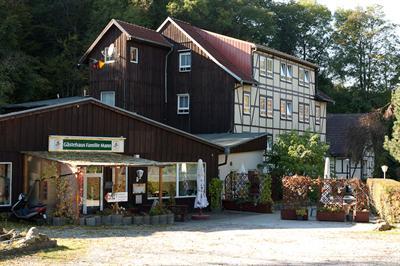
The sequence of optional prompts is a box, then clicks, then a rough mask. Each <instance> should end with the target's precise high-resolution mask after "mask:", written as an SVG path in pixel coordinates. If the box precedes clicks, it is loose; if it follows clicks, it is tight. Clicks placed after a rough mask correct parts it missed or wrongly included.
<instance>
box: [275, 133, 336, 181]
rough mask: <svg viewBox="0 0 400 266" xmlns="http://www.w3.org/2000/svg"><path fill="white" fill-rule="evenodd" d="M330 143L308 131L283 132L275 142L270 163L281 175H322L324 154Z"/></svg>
mask: <svg viewBox="0 0 400 266" xmlns="http://www.w3.org/2000/svg"><path fill="white" fill-rule="evenodd" d="M328 149H329V145H327V144H325V143H322V142H321V140H320V136H319V135H318V134H315V133H310V132H306V133H304V134H303V135H300V134H299V133H297V132H295V131H292V132H290V133H286V134H282V135H280V136H279V137H278V139H277V141H276V142H275V143H274V146H273V151H272V153H271V154H270V159H269V163H272V164H273V165H274V166H275V171H276V172H279V175H280V176H282V175H293V174H298V175H308V176H311V177H317V176H322V174H323V171H324V156H325V154H326V153H327V151H328Z"/></svg>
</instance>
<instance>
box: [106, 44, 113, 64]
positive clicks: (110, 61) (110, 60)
mask: <svg viewBox="0 0 400 266" xmlns="http://www.w3.org/2000/svg"><path fill="white" fill-rule="evenodd" d="M108 49H109V47H106V48H104V63H106V64H110V63H114V62H115V48H114V52H113V53H112V55H111V56H110V55H108Z"/></svg>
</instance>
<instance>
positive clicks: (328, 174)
mask: <svg viewBox="0 0 400 266" xmlns="http://www.w3.org/2000/svg"><path fill="white" fill-rule="evenodd" d="M329 178H331V162H330V160H329V157H326V158H325V168H324V179H329Z"/></svg>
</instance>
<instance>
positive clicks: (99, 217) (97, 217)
mask: <svg viewBox="0 0 400 266" xmlns="http://www.w3.org/2000/svg"><path fill="white" fill-rule="evenodd" d="M94 219H95V220H96V225H101V216H99V215H95V216H94Z"/></svg>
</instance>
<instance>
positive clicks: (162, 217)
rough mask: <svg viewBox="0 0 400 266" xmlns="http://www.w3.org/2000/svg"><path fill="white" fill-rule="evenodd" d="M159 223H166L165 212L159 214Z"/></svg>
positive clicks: (166, 216)
mask: <svg viewBox="0 0 400 266" xmlns="http://www.w3.org/2000/svg"><path fill="white" fill-rule="evenodd" d="M159 219H160V220H159V223H160V224H167V222H168V215H167V214H162V215H159Z"/></svg>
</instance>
